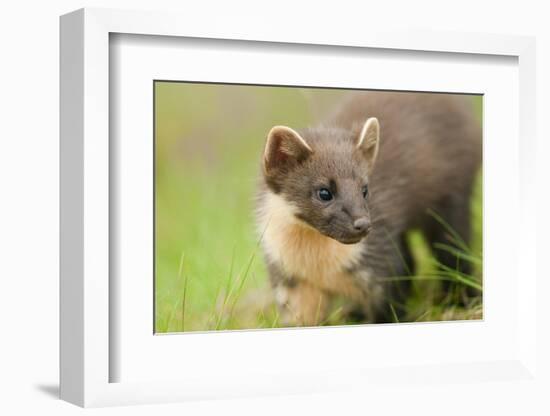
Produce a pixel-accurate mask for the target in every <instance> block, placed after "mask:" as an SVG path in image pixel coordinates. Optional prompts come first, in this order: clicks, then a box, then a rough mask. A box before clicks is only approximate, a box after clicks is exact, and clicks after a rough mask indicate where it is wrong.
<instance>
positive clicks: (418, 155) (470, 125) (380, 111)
mask: <svg viewBox="0 0 550 416" xmlns="http://www.w3.org/2000/svg"><path fill="white" fill-rule="evenodd" d="M370 116H373V117H376V118H378V120H379V122H380V149H379V153H378V157H377V161H376V165H375V169H374V171H373V175H372V178H371V185H370V186H371V190H372V193H371V198H372V204H371V206H372V210H373V215H374V216H376V217H383V218H384V219H385V220H386V222H389V223H391V224H395V225H396V226H398V228H410V227H415V226H419V225H421V223H422V222H423V219H424V216H425V214H426V211H427V210H430V211H436V212H437V211H438V210H439V209H441V205H442V204H446V200H447V199H449V198H453V197H454V196H456V195H459V196H460V197H461V198H467V197H468V196H469V193H470V188H471V186H472V182H473V180H474V178H475V175H476V173H477V168H478V166H479V164H480V161H481V149H482V147H481V129H480V125H479V122H478V121H477V120H476V119H475V114H474V109H473V100H472V97H470V96H465V95H451V94H434V93H402V92H364V93H356V94H353V95H351V96H350V97H349V98H348V99H347V100H346V101H345V102H344V103H343V104H342V106H341V107H340V108H339V109H338V110H337V112H336V113H335V114H334V115H333V116H332V117H331V118H330V119H328V120H327V122H326V124H327V125H336V126H339V127H343V128H348V129H349V128H353V126H354V125H360V124H361V123H363V122H364V120H365V119H366V118H367V117H370Z"/></svg>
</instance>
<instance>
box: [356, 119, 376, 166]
mask: <svg viewBox="0 0 550 416" xmlns="http://www.w3.org/2000/svg"><path fill="white" fill-rule="evenodd" d="M379 142H380V125H379V124H378V119H377V118H375V117H371V118H369V119H368V120H367V121H366V122H365V124H364V125H363V128H362V129H361V133H359V137H358V138H357V149H358V150H359V151H361V153H362V154H363V156H365V158H366V159H367V163H368V165H369V170H371V169H372V167H373V166H374V162H375V161H376V156H377V155H378V144H379Z"/></svg>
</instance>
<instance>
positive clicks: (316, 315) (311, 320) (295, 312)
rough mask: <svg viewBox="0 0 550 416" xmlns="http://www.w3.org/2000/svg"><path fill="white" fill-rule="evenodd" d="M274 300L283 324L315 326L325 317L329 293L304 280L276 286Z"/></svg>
mask: <svg viewBox="0 0 550 416" xmlns="http://www.w3.org/2000/svg"><path fill="white" fill-rule="evenodd" d="M275 300H276V302H277V305H278V307H279V313H280V319H281V323H282V324H283V325H285V326H317V325H320V324H322V323H323V322H324V321H325V319H326V316H327V310H328V306H329V295H328V294H327V293H326V292H324V291H322V290H321V289H319V288H317V287H315V286H313V285H311V284H309V283H308V282H306V281H293V280H290V281H289V282H286V284H280V285H278V286H276V287H275Z"/></svg>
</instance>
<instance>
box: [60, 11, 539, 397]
mask: <svg viewBox="0 0 550 416" xmlns="http://www.w3.org/2000/svg"><path fill="white" fill-rule="evenodd" d="M211 23H212V24H211V25H208V26H205V25H204V24H203V22H201V21H196V20H194V19H193V17H192V16H185V15H177V14H176V15H174V14H165V13H151V12H134V11H132V12H130V11H117V10H106V9H83V10H79V11H76V12H73V13H71V14H68V15H65V16H63V17H62V18H61V283H60V284H61V340H60V346H61V356H60V359H61V389H60V394H61V398H62V399H64V400H67V401H69V402H72V403H75V404H78V405H80V406H86V407H87V406H107V405H119V404H138V403H159V402H168V401H183V400H191V399H199V398H220V397H247V396H254V395H266V394H297V393H307V392H322V391H333V390H341V389H353V388H357V389H359V388H360V387H361V386H369V388H371V389H379V390H380V391H383V390H384V389H385V387H384V385H386V386H387V385H393V383H394V381H395V380H396V379H399V380H400V383H401V384H402V387H403V386H404V387H403V388H406V386H407V385H410V384H411V383H414V382H418V383H420V384H423V385H430V384H433V383H445V382H448V381H449V380H451V379H452V380H454V381H457V382H468V381H469V382H472V383H477V384H478V385H479V386H480V385H481V381H486V380H489V381H499V380H500V381H502V380H506V381H517V382H518V383H521V382H525V381H527V380H528V381H529V383H539V381H538V380H539V378H538V375H537V362H536V345H537V339H536V331H537V327H536V321H535V320H533V319H522V318H525V317H529V316H534V315H535V314H536V303H535V302H534V299H535V295H534V294H535V288H536V279H537V270H536V268H535V264H536V261H535V252H536V245H535V230H536V218H535V217H534V216H533V215H531V214H529V215H528V213H532V212H535V205H536V198H535V196H534V189H533V184H532V181H531V178H532V176H533V172H534V166H535V164H534V161H535V154H534V150H533V149H534V146H532V145H534V142H535V132H534V126H535V120H534V117H535V111H534V110H535V99H534V97H535V87H536V85H535V76H534V71H535V43H534V39H532V38H529V37H517V36H506V35H486V34H464V33H437V34H434V33H430V32H420V31H419V32H402V33H399V32H394V31H379V30H376V29H371V30H365V29H364V28H361V30H359V29H358V28H349V29H348V31H346V32H339V33H337V34H336V33H327V32H326V31H325V30H324V28H323V27H315V26H312V27H311V28H309V30H308V31H307V33H302V31H300V30H299V28H294V29H293V28H285V31H280V30H279V26H278V25H276V24H273V25H270V24H266V23H265V22H261V24H260V23H259V22H255V21H249V22H246V23H244V22H242V23H243V24H241V25H239V27H238V28H236V27H234V26H233V25H232V24H231V22H230V21H226V20H225V19H223V18H219V19H216V18H213V21H212V22H211ZM112 34H126V35H146V36H162V37H171V38H172V39H173V38H200V39H214V40H216V39H218V40H219V39H224V40H226V41H247V42H270V43H277V44H278V45H280V48H281V49H283V50H284V49H285V45H295V44H300V45H303V46H304V47H305V48H307V47H308V45H311V46H312V47H313V46H319V45H325V46H327V45H330V47H331V48H336V49H338V48H349V47H352V48H359V49H361V48H369V49H374V50H390V51H392V50H396V51H397V50H408V51H423V52H433V53H438V54H443V55H444V54H467V55H468V56H470V57H471V60H474V61H475V59H476V56H486V55H491V56H506V57H512V58H514V59H517V68H518V75H517V83H518V87H519V96H518V98H519V105H518V106H517V109H518V110H517V111H518V113H517V114H515V115H513V117H512V118H515V117H517V123H514V122H511V124H510V125H511V126H513V128H515V127H518V130H519V131H517V134H516V133H514V137H516V140H517V141H518V144H519V154H518V155H517V158H518V159H517V162H518V166H519V169H518V170H517V172H518V174H517V177H512V178H511V180H512V181H513V183H514V184H517V185H518V187H517V189H514V192H517V196H518V201H519V202H518V204H517V207H515V208H513V209H516V210H517V213H518V216H519V218H520V220H519V227H518V229H517V230H516V231H515V233H516V234H515V235H516V236H517V240H518V242H517V259H515V260H513V261H514V262H517V264H515V266H516V267H518V270H519V267H520V266H521V270H522V271H523V273H522V279H521V282H520V284H519V287H518V291H517V293H516V298H515V301H516V302H515V305H516V307H517V311H516V310H514V313H513V318H514V319H517V320H518V321H519V322H521V325H519V324H517V322H516V323H515V325H516V326H514V328H516V329H517V331H516V330H514V334H513V338H511V339H513V340H514V342H516V343H517V345H516V344H514V346H513V348H510V349H506V348H502V353H501V354H498V353H495V357H497V358H496V359H495V360H488V359H487V357H482V358H480V359H479V360H473V359H470V358H471V357H470V358H468V360H463V361H462V362H452V361H449V362H446V361H445V357H442V358H441V360H440V362H427V361H425V360H419V361H418V362H417V363H412V365H411V363H410V362H409V363H408V366H406V367H403V368H392V367H391V366H388V365H385V364H384V365H382V366H381V367H379V368H376V366H373V364H370V365H369V366H367V367H366V368H364V367H361V366H358V367H357V368H350V366H349V365H348V366H346V365H342V366H341V368H339V367H338V366H332V367H330V368H329V367H327V368H323V369H321V370H320V372H315V371H309V372H308V371H305V370H303V371H300V370H297V369H296V368H280V371H279V372H278V373H274V372H272V371H271V372H270V371H268V370H266V371H265V372H264V373H262V374H256V376H257V377H256V376H255V377H254V378H250V377H249V378H248V379H247V378H246V377H240V378H239V377H235V375H234V374H229V373H224V372H223V371H218V373H216V370H214V371H205V373H204V375H203V376H202V377H201V376H200V374H199V372H197V373H195V374H194V375H192V376H191V375H189V376H188V377H187V378H186V377H185V376H183V377H181V378H180V379H178V380H172V381H171V380H170V379H169V378H168V377H167V378H166V379H162V378H160V379H159V377H158V375H157V377H151V380H148V381H124V380H116V382H113V372H112V368H113V367H114V366H116V364H115V363H116V362H118V360H121V358H123V357H120V356H118V354H117V351H119V350H117V349H113V348H112V338H113V337H114V335H113V332H112V331H113V324H112V322H111V320H112V318H113V316H112V313H113V311H114V310H116V308H117V306H116V305H114V304H113V302H114V301H116V299H114V298H113V297H112V292H113V287H112V284H111V283H112V282H111V283H110V275H111V273H112V271H113V259H112V258H111V257H112V255H113V254H112V253H110V238H111V231H110V230H111V228H112V227H114V226H116V224H114V223H113V221H114V218H112V217H111V215H110V213H111V207H110V201H111V199H113V197H114V196H113V195H112V194H110V190H111V192H112V187H110V183H111V180H112V178H111V174H112V173H113V172H114V171H115V170H116V169H117V167H116V166H114V165H113V159H112V157H111V156H110V139H109V138H110V134H112V131H110V124H109V118H110V116H111V114H110V104H109V103H110V101H109V100H110V93H111V92H112V91H111V89H112V85H111V84H110V81H111V80H110V65H109V56H110V35H112ZM164 39H167V38H164ZM160 41H161V42H162V39H161V40H160ZM503 157H504V156H503ZM514 172H515V171H514ZM515 247H516V246H515ZM516 273H517V272H516ZM110 292H111V293H110ZM115 328H116V325H115ZM468 328H470V327H468ZM304 331H307V330H292V331H281V332H278V333H275V334H272V335H270V337H279V338H285V339H287V340H288V339H289V337H296V336H298V335H296V334H299V333H301V332H304ZM321 331H322V332H319V331H317V332H312V331H310V332H309V337H310V338H311V337H312V336H313V337H322V340H323V342H327V340H328V339H330V338H334V337H338V336H348V335H342V334H344V333H343V332H340V333H337V332H334V331H328V332H327V331H326V330H324V329H321ZM406 331H409V332H411V331H413V332H414V331H416V329H415V326H408V329H406ZM424 331H429V329H428V330H425V329H424ZM465 331H466V330H465ZM355 332H357V331H355ZM465 333H467V332H465ZM151 336H153V334H152V333H151ZM216 336H218V335H216ZM254 336H255V337H256V338H257V335H249V333H244V332H241V333H232V334H224V337H225V338H224V339H225V340H230V339H231V342H232V343H234V344H235V345H238V344H239V343H242V342H244V341H243V339H244V337H247V338H250V339H251V338H252V337H254ZM350 336H351V335H350ZM480 336H481V334H480ZM213 339H214V338H212V337H210V338H209V339H206V340H205V341H204V342H206V343H208V342H210V343H212V342H214V341H212V340H213ZM303 339H304V340H305V338H303ZM319 339H321V338H319ZM350 340H351V338H350ZM397 341H399V339H398V338H397ZM162 342H163V343H174V342H176V341H175V339H172V340H170V337H163V341H162ZM215 342H219V341H215ZM304 342H305V341H304ZM246 365H247V364H246V363H245V364H244V366H245V367H246ZM248 365H249V366H250V363H249V364H248ZM367 370H368V371H367ZM244 373H246V371H244ZM178 374H180V375H181V372H179V373H178ZM251 374H252V373H251ZM472 374H475V376H472ZM321 375H323V376H322V377H321ZM115 378H117V377H115ZM153 380H155V381H153ZM407 383H408V384H407ZM380 385H381V386H382V387H380ZM392 388H393V387H392ZM480 388H481V387H480Z"/></svg>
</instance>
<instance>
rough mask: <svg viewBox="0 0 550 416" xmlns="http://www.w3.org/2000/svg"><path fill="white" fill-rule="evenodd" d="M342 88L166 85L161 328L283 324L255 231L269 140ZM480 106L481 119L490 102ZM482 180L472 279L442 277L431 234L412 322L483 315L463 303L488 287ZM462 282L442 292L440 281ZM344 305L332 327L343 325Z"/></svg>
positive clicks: (160, 174) (161, 127) (312, 114)
mask: <svg viewBox="0 0 550 416" xmlns="http://www.w3.org/2000/svg"><path fill="white" fill-rule="evenodd" d="M341 95H342V92H340V91H334V90H307V89H297V88H273V87H248V86H222V85H194V84H184V83H165V82H162V83H156V90H155V104H156V132H155V133H156V219H155V221H156V239H155V242H156V247H155V251H156V253H155V263H156V276H155V297H156V299H155V306H156V308H155V328H156V332H180V331H192V330H210V329H242V328H271V327H277V326H278V325H279V323H278V315H277V312H276V309H275V307H274V306H273V305H272V304H271V302H270V293H269V289H268V284H267V275H266V271H265V267H264V264H263V259H262V256H261V252H260V250H259V247H258V244H257V240H258V236H257V233H256V230H255V228H254V216H253V208H254V200H253V198H254V190H255V185H256V178H257V174H258V171H259V155H260V154H261V150H262V148H263V144H264V138H265V134H266V133H267V131H269V129H270V128H271V127H272V126H273V125H276V124H286V125H290V126H295V127H302V126H306V125H308V124H310V123H312V122H315V121H316V120H317V119H319V118H322V117H323V115H324V114H326V113H327V112H328V111H329V110H330V108H331V107H332V105H334V103H335V102H337V101H338V99H339V98H340V97H341ZM475 105H476V107H477V110H476V111H478V113H479V114H481V100H480V99H476V101H475ZM481 183H482V181H481V177H479V180H478V182H477V185H476V189H475V192H474V195H473V197H472V210H473V214H474V238H473V240H472V244H471V246H468V247H462V248H461V252H462V253H461V254H460V255H461V257H462V258H463V259H464V261H471V262H472V264H473V266H474V272H473V275H472V276H461V275H459V274H457V273H456V272H454V271H448V272H447V274H446V275H444V276H442V275H441V273H438V274H437V275H435V271H436V268H435V265H434V259H433V258H432V256H431V253H430V250H429V249H428V247H426V245H425V244H424V242H423V240H422V237H421V235H419V234H418V233H414V232H413V233H411V235H410V238H411V242H412V248H413V253H414V255H415V258H416V260H417V262H418V264H419V266H420V267H419V271H418V276H416V277H415V280H414V290H413V295H412V296H411V298H410V300H409V301H408V303H407V310H408V311H409V312H408V314H407V315H408V316H407V321H433V320H448V319H470V318H479V317H480V316H481V299H473V300H472V301H471V303H470V304H469V305H468V307H467V308H460V307H458V306H456V304H457V299H458V298H459V296H460V292H461V291H462V290H463V289H464V287H465V286H467V285H480V282H481V272H482V270H481V269H482V267H481V266H482V262H481V249H482V247H481V241H482V238H481V237H482V234H481V233H482V218H481V208H482V202H481V201H482V200H481V197H482V188H481V186H482V185H481ZM441 278H447V279H453V280H454V281H457V282H458V283H457V289H456V291H454V292H453V293H448V294H442V293H441V290H440V281H439V280H440V279H441ZM343 323H346V322H344V321H343V319H342V317H341V316H340V315H339V309H338V308H335V310H334V311H333V313H332V315H331V316H330V318H329V319H328V321H327V324H343Z"/></svg>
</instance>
